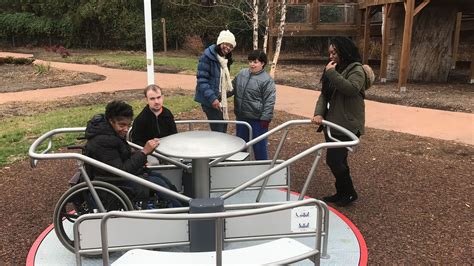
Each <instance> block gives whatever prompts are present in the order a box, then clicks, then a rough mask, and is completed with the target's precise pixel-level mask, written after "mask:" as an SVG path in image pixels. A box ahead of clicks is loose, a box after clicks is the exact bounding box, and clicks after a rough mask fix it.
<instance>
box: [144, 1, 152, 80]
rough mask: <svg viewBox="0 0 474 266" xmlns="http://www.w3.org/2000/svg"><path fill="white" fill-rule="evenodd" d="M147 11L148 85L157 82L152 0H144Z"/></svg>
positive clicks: (145, 11) (145, 10)
mask: <svg viewBox="0 0 474 266" xmlns="http://www.w3.org/2000/svg"><path fill="white" fill-rule="evenodd" d="M143 5H144V13H145V41H146V72H147V80H148V85H150V84H155V67H154V63H153V31H152V28H151V23H152V21H151V0H143Z"/></svg>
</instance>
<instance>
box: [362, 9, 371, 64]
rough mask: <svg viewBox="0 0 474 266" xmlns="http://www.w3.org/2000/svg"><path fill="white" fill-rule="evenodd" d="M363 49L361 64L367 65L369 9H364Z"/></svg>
mask: <svg viewBox="0 0 474 266" xmlns="http://www.w3.org/2000/svg"><path fill="white" fill-rule="evenodd" d="M364 17H365V18H364V22H365V23H364V24H365V26H364V46H363V47H364V48H363V51H362V54H363V56H362V62H363V63H364V64H367V62H369V44H370V7H367V8H366V9H365V16H364Z"/></svg>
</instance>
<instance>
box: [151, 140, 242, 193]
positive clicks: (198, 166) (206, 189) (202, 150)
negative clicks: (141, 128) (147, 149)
mask: <svg viewBox="0 0 474 266" xmlns="http://www.w3.org/2000/svg"><path fill="white" fill-rule="evenodd" d="M244 148H245V141H244V140H243V139H241V138H239V137H236V136H233V135H229V134H226V133H221V132H215V131H185V132H181V133H177V134H173V135H170V136H167V137H164V138H161V139H160V145H158V147H157V148H156V151H157V152H158V153H161V154H163V155H166V156H170V157H176V158H183V159H191V162H192V172H193V180H192V184H193V192H194V197H196V198H209V195H210V173H209V159H210V158H219V157H223V156H229V155H232V154H234V153H237V152H239V151H241V150H242V149H244Z"/></svg>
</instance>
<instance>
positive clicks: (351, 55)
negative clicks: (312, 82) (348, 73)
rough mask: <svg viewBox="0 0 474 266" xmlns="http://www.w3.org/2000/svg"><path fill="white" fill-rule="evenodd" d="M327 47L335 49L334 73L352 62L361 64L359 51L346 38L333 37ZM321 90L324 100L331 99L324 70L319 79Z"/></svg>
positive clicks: (330, 89) (331, 91)
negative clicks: (336, 58) (335, 63)
mask: <svg viewBox="0 0 474 266" xmlns="http://www.w3.org/2000/svg"><path fill="white" fill-rule="evenodd" d="M329 45H332V46H333V47H334V49H336V53H337V56H338V57H339V63H338V64H337V66H336V71H337V72H339V73H341V72H342V71H344V69H346V67H347V66H348V65H350V64H352V63H354V62H359V63H362V58H361V56H360V53H359V49H357V46H356V45H355V43H354V42H353V41H352V40H351V39H349V38H347V37H339V36H338V37H334V38H331V39H329ZM321 83H322V89H321V93H323V94H324V97H325V98H326V99H328V100H329V99H331V96H332V94H333V92H334V87H333V86H332V84H331V82H329V79H328V78H327V77H326V68H324V70H323V75H322V77H321Z"/></svg>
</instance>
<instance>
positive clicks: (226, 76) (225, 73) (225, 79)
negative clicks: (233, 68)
mask: <svg viewBox="0 0 474 266" xmlns="http://www.w3.org/2000/svg"><path fill="white" fill-rule="evenodd" d="M217 60H219V64H220V65H221V78H220V84H219V85H220V86H219V92H220V94H221V108H222V113H223V116H224V120H229V112H228V108H227V92H230V91H232V90H233V87H232V80H231V78H230V72H229V68H228V67H227V62H228V60H227V59H225V58H224V57H222V56H220V55H219V54H218V55H217Z"/></svg>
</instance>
